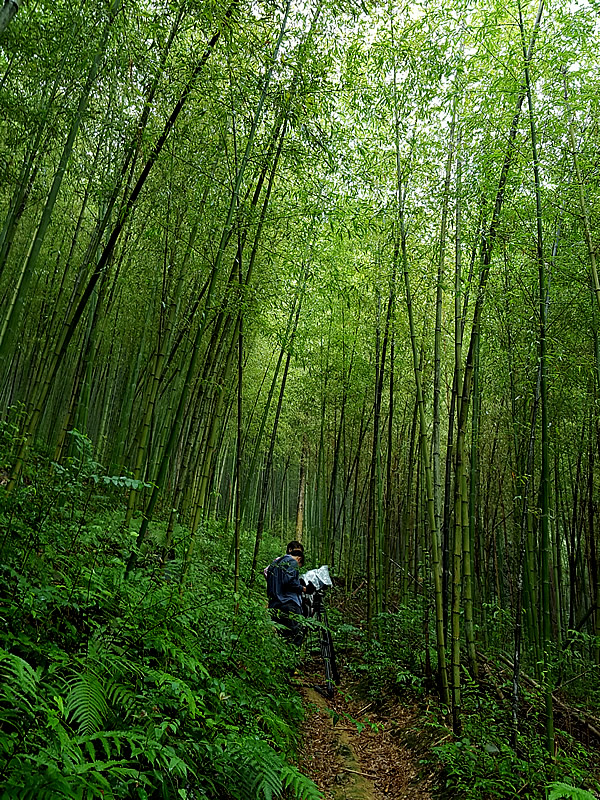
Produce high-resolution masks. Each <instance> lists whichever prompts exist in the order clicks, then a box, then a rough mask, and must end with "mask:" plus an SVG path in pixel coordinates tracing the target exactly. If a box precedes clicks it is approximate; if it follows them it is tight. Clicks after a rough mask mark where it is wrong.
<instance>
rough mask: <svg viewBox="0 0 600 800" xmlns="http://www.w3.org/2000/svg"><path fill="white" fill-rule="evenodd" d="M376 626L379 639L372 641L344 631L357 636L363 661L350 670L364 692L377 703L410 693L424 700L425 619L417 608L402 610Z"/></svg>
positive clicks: (379, 620)
mask: <svg viewBox="0 0 600 800" xmlns="http://www.w3.org/2000/svg"><path fill="white" fill-rule="evenodd" d="M376 624H377V627H378V632H379V638H378V639H377V640H371V641H369V639H368V638H367V637H366V636H364V635H363V634H362V633H361V632H360V631H358V630H357V629H353V630H352V631H351V630H349V629H348V628H342V629H341V631H340V632H339V633H340V634H341V635H343V636H346V637H348V636H353V638H354V639H355V646H357V647H358V648H359V651H360V658H358V659H356V661H355V662H354V663H353V664H351V665H350V666H349V669H350V672H352V673H353V674H354V675H355V676H356V678H357V679H358V680H359V682H360V684H361V687H362V692H363V693H364V694H365V696H366V697H368V698H369V699H371V700H373V701H374V702H378V701H383V700H384V699H385V698H386V697H387V696H388V695H389V694H395V695H399V694H401V693H402V692H404V691H406V690H410V692H412V693H413V694H414V695H416V696H420V695H422V694H423V692H424V690H425V680H424V675H423V663H424V658H425V653H424V647H423V643H422V636H421V625H422V621H421V616H420V611H419V609H417V608H411V607H409V606H406V607H403V608H401V609H400V610H399V611H398V612H397V613H394V614H389V613H388V614H381V615H380V616H379V617H378V618H377V620H376Z"/></svg>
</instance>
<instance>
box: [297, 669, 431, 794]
mask: <svg viewBox="0 0 600 800" xmlns="http://www.w3.org/2000/svg"><path fill="white" fill-rule="evenodd" d="M317 670H318V665H317V664H316V663H315V667H314V671H315V674H314V675H312V674H311V671H312V666H311V665H308V667H305V668H304V669H303V673H304V674H302V675H300V676H298V678H299V683H300V685H301V693H302V697H303V700H304V704H305V710H306V716H305V721H304V725H303V729H302V748H301V753H300V763H299V766H300V769H301V771H302V772H303V773H304V774H305V775H308V776H309V777H310V778H311V779H312V780H313V781H314V782H315V783H316V784H317V786H318V787H319V789H320V790H321V791H322V792H323V796H324V799H325V800H408V798H410V799H411V800H431V798H432V796H433V794H432V792H433V788H434V786H435V784H436V776H435V775H434V774H432V773H431V771H427V770H424V768H423V764H422V763H420V759H421V758H422V757H423V756H424V754H425V751H426V749H427V743H426V742H425V741H424V739H423V735H422V733H421V731H420V727H419V726H418V722H419V711H418V708H417V706H416V705H415V704H414V703H410V702H408V703H406V704H402V703H400V702H398V701H394V702H391V703H388V704H385V705H382V706H381V707H379V706H378V708H377V710H374V708H373V703H368V702H363V701H361V700H360V699H359V698H355V697H352V696H351V695H352V694H353V689H354V687H352V686H348V685H347V683H346V681H345V680H344V678H343V677H342V682H341V684H340V686H339V687H338V689H337V691H336V693H335V696H334V697H333V699H331V700H328V699H326V698H325V697H324V696H323V695H322V694H320V693H319V691H317V690H316V689H315V684H316V685H318V684H319V682H320V681H321V682H322V676H319V675H318V672H317ZM313 680H314V684H313V683H312V681H313Z"/></svg>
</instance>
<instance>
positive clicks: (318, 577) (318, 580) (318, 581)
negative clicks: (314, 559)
mask: <svg viewBox="0 0 600 800" xmlns="http://www.w3.org/2000/svg"><path fill="white" fill-rule="evenodd" d="M301 580H302V581H303V582H304V583H305V584H308V583H312V585H313V586H314V587H315V589H317V591H318V590H319V589H322V588H323V587H324V586H333V581H332V580H331V577H330V575H329V567H328V566H327V564H323V566H322V567H319V568H318V569H309V570H308V572H305V573H304V575H302V576H301Z"/></svg>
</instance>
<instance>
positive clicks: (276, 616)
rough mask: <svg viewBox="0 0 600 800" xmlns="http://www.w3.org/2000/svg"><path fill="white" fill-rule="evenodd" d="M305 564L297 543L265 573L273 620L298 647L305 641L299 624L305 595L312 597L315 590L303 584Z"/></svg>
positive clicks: (300, 548) (299, 544) (293, 543)
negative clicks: (301, 576)
mask: <svg viewBox="0 0 600 800" xmlns="http://www.w3.org/2000/svg"><path fill="white" fill-rule="evenodd" d="M303 564H304V547H303V546H302V544H301V543H300V542H297V541H295V540H294V541H291V542H289V544H288V546H287V547H286V553H285V555H284V556H279V558H276V559H275V560H274V561H272V562H271V563H270V564H269V566H268V567H267V568H266V569H265V571H264V574H265V578H266V579H267V597H268V598H269V611H270V612H271V617H272V618H273V621H274V622H278V623H279V624H280V625H282V626H283V628H282V629H280V632H281V635H282V636H283V637H284V638H285V639H286V640H287V641H288V642H291V643H292V644H295V645H296V646H300V645H301V644H302V640H303V639H304V628H303V627H302V625H301V624H300V622H299V621H298V617H300V616H302V594H303V593H304V592H308V593H310V591H311V588H312V587H311V585H310V584H309V586H305V585H304V584H303V583H302V582H301V580H300V567H301V566H302V565H303ZM312 590H313V591H314V588H313V589H312ZM290 615H291V616H290Z"/></svg>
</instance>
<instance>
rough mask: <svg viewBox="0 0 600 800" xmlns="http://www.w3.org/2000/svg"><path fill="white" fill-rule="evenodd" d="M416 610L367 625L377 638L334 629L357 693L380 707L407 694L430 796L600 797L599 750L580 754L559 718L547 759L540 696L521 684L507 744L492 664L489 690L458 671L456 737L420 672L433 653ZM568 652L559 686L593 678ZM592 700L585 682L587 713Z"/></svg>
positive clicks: (507, 713) (502, 690) (504, 688)
mask: <svg viewBox="0 0 600 800" xmlns="http://www.w3.org/2000/svg"><path fill="white" fill-rule="evenodd" d="M422 613H423V610H422V607H421V606H419V605H417V604H415V605H414V606H405V607H401V608H399V610H398V611H397V612H396V613H385V614H382V615H380V617H379V618H378V619H377V620H376V626H377V633H378V636H377V638H376V639H373V640H369V638H368V637H367V635H366V633H365V632H364V630H362V629H361V628H360V627H358V626H355V625H353V624H348V623H346V624H342V625H340V626H339V627H338V629H337V631H336V643H337V645H338V647H339V648H340V649H341V650H343V651H345V652H347V653H348V654H351V655H349V658H348V665H347V669H348V672H349V673H350V675H351V676H352V678H353V679H354V682H355V686H356V688H357V690H358V691H359V692H360V694H361V696H363V697H365V698H366V699H368V700H370V701H371V704H372V706H373V707H374V708H377V707H378V705H380V706H384V705H386V704H387V703H388V702H389V699H390V697H397V698H404V699H406V698H409V699H410V700H411V701H414V702H417V703H419V704H420V707H421V709H422V713H421V731H420V735H419V738H420V741H419V748H418V749H419V750H420V751H421V752H422V753H424V757H423V762H422V763H423V767H424V769H426V770H427V771H429V772H430V771H431V770H434V771H435V772H437V773H438V775H439V789H438V797H439V798H443V800H445V799H446V798H448V799H449V798H457V799H458V800H514V798H526V799H528V800H546V798H553V800H558V798H579V800H593V798H594V797H597V796H600V794H597V793H598V792H599V791H600V783H599V782H598V780H599V777H600V776H599V774H598V770H597V769H595V768H594V765H597V764H598V750H597V749H596V750H594V749H587V748H586V747H584V745H583V744H581V742H580V741H578V740H577V739H576V738H575V736H573V735H571V734H569V733H568V732H567V731H566V730H560V722H561V718H560V717H559V716H557V718H556V723H557V726H558V730H557V744H558V752H557V754H556V757H555V759H550V758H549V756H548V754H547V752H546V750H545V748H544V736H543V723H544V720H543V714H542V710H543V707H544V706H543V698H542V696H541V695H540V693H539V691H537V692H536V691H534V690H533V689H532V688H531V687H529V688H528V687H527V685H526V684H523V686H522V687H521V688H522V701H521V707H520V719H519V736H518V746H517V749H516V750H515V749H513V748H512V747H511V746H510V742H511V733H512V724H511V720H512V718H511V707H510V698H511V693H512V684H511V675H510V673H509V672H506V670H504V669H503V664H502V662H500V661H499V662H498V663H497V664H495V665H493V668H494V673H495V686H494V685H493V684H489V683H486V682H485V681H484V682H482V683H479V682H475V681H474V680H472V679H471V678H470V677H469V674H468V672H467V670H466V669H463V675H462V703H463V713H462V721H463V732H462V735H461V736H460V737H456V736H454V734H453V733H452V729H451V726H450V722H449V718H448V715H447V713H446V712H447V709H444V708H442V707H441V706H440V704H439V701H438V700H437V699H436V698H437V697H438V696H439V695H438V692H437V690H436V688H435V685H434V683H433V678H432V676H431V674H430V673H429V670H428V665H429V663H430V662H432V663H433V664H434V665H435V653H434V652H430V653H429V654H428V653H427V643H426V642H425V639H424V636H423V630H426V627H427V626H425V625H424V624H423V618H422ZM505 640H506V637H505ZM430 646H431V643H430ZM491 655H493V651H492V652H491ZM568 655H569V656H570V658H567V657H566V656H565V655H564V654H563V655H562V656H561V658H562V661H561V662H560V663H558V662H557V667H556V669H557V672H558V671H559V667H560V672H561V673H562V674H563V675H564V676H566V680H568V679H569V678H570V676H571V674H581V673H583V672H584V667H585V668H586V669H587V673H586V674H588V675H592V676H593V674H595V673H594V669H593V667H592V666H591V665H590V664H589V662H586V661H585V658H584V656H583V655H582V654H581V652H578V653H577V654H574V653H569V654H568ZM557 658H558V657H557ZM565 682H566V681H565ZM573 683H575V682H573ZM432 689H433V690H434V691H433V692H432ZM574 690H575V691H574V696H573V700H576V699H579V697H580V695H581V692H582V688H581V686H580V685H579V684H576V685H575V686H574ZM501 698H503V700H502V699H501ZM596 699H597V685H595V683H594V681H592V683H591V685H590V688H589V692H588V696H587V700H588V707H591V708H594V707H595V706H594V702H595V701H596ZM411 738H412V734H411ZM412 743H413V744H414V741H413V742H412ZM597 744H598V743H597V742H596V745H597ZM593 746H594V745H593V744H592V743H590V747H591V748H593Z"/></svg>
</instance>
